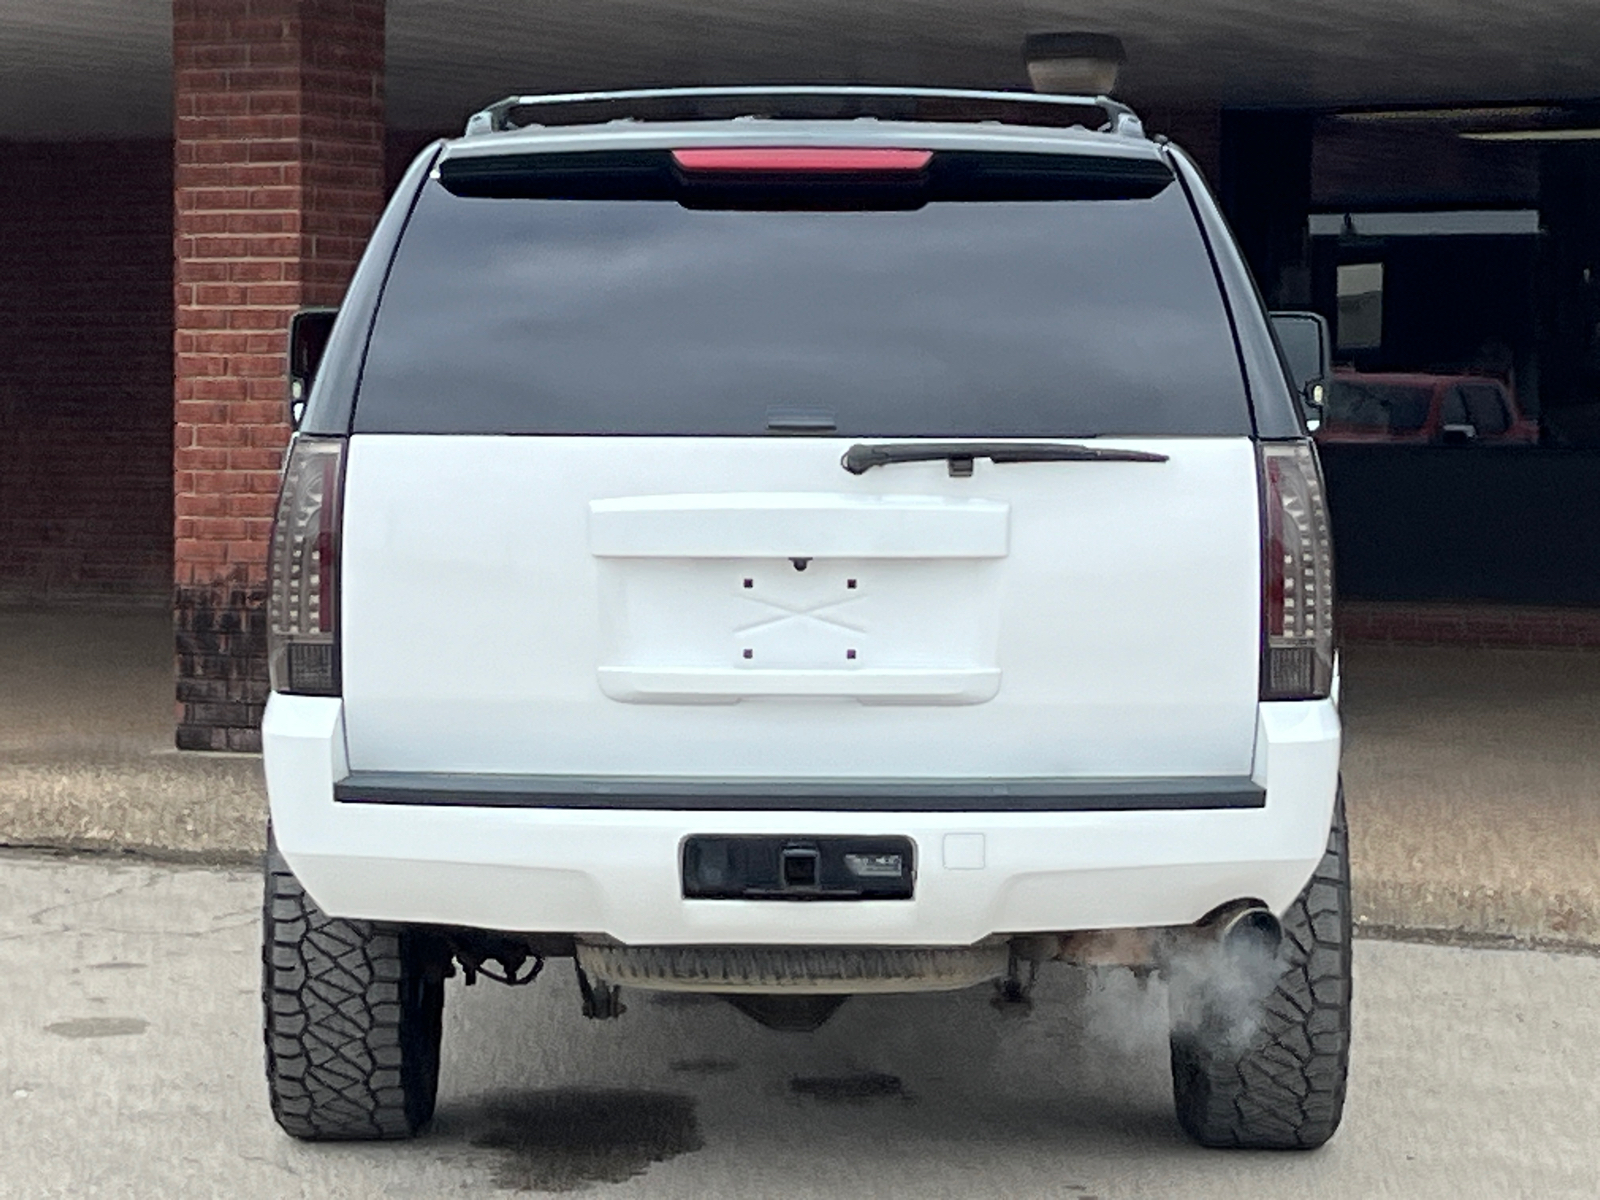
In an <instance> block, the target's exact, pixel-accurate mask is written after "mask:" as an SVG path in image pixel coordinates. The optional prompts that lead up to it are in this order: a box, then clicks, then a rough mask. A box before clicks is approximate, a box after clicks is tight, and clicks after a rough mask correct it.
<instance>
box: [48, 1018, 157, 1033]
mask: <svg viewBox="0 0 1600 1200" xmlns="http://www.w3.org/2000/svg"><path fill="white" fill-rule="evenodd" d="M148 1028H150V1022H149V1021H142V1020H140V1019H139V1018H138V1017H79V1018H78V1019H77V1020H75V1021H57V1022H56V1023H55V1024H53V1025H46V1026H45V1027H44V1031H45V1032H46V1033H53V1034H55V1035H56V1036H57V1037H64V1038H101V1037H126V1036H128V1035H129V1034H134V1033H143V1032H144V1031H145V1030H146V1029H148Z"/></svg>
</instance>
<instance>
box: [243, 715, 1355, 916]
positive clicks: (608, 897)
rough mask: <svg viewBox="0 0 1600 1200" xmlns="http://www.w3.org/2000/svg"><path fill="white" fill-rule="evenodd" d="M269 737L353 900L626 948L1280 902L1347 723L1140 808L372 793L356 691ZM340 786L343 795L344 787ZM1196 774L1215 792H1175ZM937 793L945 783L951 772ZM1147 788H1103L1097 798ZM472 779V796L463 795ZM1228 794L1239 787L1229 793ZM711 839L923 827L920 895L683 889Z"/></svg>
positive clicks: (1309, 849)
mask: <svg viewBox="0 0 1600 1200" xmlns="http://www.w3.org/2000/svg"><path fill="white" fill-rule="evenodd" d="M262 740H263V746H264V755H265V762H266V773H267V790H268V794H269V796H270V800H271V808H272V819H273V824H274V828H275V832H276V836H277V841H278V846H279V848H280V850H281V851H282V852H283V854H284V857H285V858H286V859H287V860H288V863H289V865H290V866H291V867H292V868H293V869H294V871H295V873H296V874H297V875H298V876H299V877H300V879H301V881H302V882H303V883H304V884H305V886H306V888H307V890H308V891H309V892H310V893H311V895H312V896H313V897H314V898H315V899H316V900H317V902H318V903H319V904H320V905H321V906H322V907H323V908H324V909H325V910H327V911H328V912H330V913H333V914H335V915H338V916H346V917H358V918H369V919H374V920H387V921H405V922H427V923H434V924H445V925H464V926H470V927H476V928H486V929H502V930H519V931H529V932H547V933H575V934H589V935H603V936H609V937H611V938H615V939H616V940H618V941H620V942H623V943H625V944H629V945H697V944H698V945H711V944H744V945H804V944H831V945H883V946H894V945H902V946H938V945H970V944H972V943H975V942H977V941H980V940H982V939H983V938H986V937H989V936H991V935H994V934H1014V933H1029V932H1063V931H1068V930H1079V929H1108V928H1127V927H1145V926H1162V925H1185V924H1190V923H1192V922H1194V921H1196V920H1198V919H1199V918H1201V917H1202V916H1204V915H1205V914H1206V913H1208V912H1210V911H1211V910H1212V909H1214V908H1216V907H1217V906H1219V905H1221V904H1225V903H1227V902H1229V901H1232V900H1237V899H1241V898H1251V899H1257V900H1260V901H1262V902H1264V903H1265V904H1266V905H1267V906H1268V907H1270V908H1272V909H1273V910H1275V911H1277V912H1280V913H1281V912H1282V911H1283V910H1284V909H1286V908H1287V907H1288V905H1289V904H1290V903H1291V902H1292V901H1293V899H1294V897H1295V896H1296V895H1297V894H1298V893H1299V891H1300V889H1301V888H1302V887H1303V886H1304V885H1305V882H1306V880H1307V879H1308V878H1310V875H1311V872H1312V870H1313V869H1314V868H1315V866H1316V864H1317V863H1318V861H1319V860H1320V859H1321V857H1322V853H1323V850H1324V848H1325V846H1326V844H1327V837H1328V827H1329V823H1330V820H1331V817H1332V811H1333V803H1334V795H1335V792H1336V789H1337V785H1338V769H1339V741H1340V730H1339V717H1338V711H1337V708H1336V706H1335V704H1334V703H1333V702H1331V701H1317V702H1299V703H1277V704H1262V705H1261V706H1260V709H1259V717H1258V721H1257V732H1256V754H1255V767H1254V771H1253V774H1252V777H1251V779H1248V780H1232V781H1216V784H1215V786H1213V787H1210V788H1209V789H1208V788H1207V787H1206V785H1205V784H1204V783H1203V782H1200V783H1197V782H1196V781H1193V780H1188V781H1169V783H1170V784H1172V785H1173V786H1171V787H1167V788H1162V787H1159V786H1145V785H1143V784H1141V785H1140V787H1138V788H1134V791H1135V792H1138V791H1139V790H1140V789H1141V788H1142V789H1143V791H1144V793H1146V794H1148V795H1150V796H1154V797H1156V798H1157V799H1161V800H1163V801H1164V802H1163V803H1161V804H1159V805H1152V806H1142V807H1138V808H1130V807H1127V806H1126V804H1125V803H1124V802H1121V801H1119V802H1115V803H1089V804H1085V803H1081V802H1079V803H1071V802H1070V801H1071V799H1072V797H1071V795H1066V797H1065V799H1063V800H1060V801H1058V802H1051V804H1050V806H1049V807H1040V803H1039V802H1038V800H1037V797H1036V796H1035V797H1034V799H1033V800H1032V801H1030V803H1027V804H1008V805H1005V806H999V805H995V804H993V803H989V804H982V803H980V802H979V801H977V800H976V799H975V800H974V804H973V806H972V807H971V808H966V809H963V810H954V809H952V808H951V807H950V802H949V800H948V799H945V800H943V802H941V803H937V804H935V803H933V802H931V801H930V803H929V804H928V805H926V806H925V807H922V808H920V810H918V811H910V810H908V809H907V808H906V807H905V805H906V801H905V800H904V799H898V800H891V799H890V798H889V797H888V796H886V797H885V803H884V804H883V805H882V806H880V807H877V808H873V809H862V808H859V807H848V808H846V807H842V806H839V805H837V804H835V805H832V806H828V805H827V804H826V803H825V802H823V801H821V800H820V799H819V804H820V805H822V806H821V807H816V808H807V807H797V806H796V802H795V800H794V799H793V797H792V796H790V797H788V798H787V799H786V801H785V802H784V803H782V804H777V803H774V804H772V805H770V806H769V807H767V808H763V809H750V808H745V807H734V806H723V805H717V804H706V803H705V802H704V801H701V802H699V803H697V804H694V805H692V806H691V804H690V802H687V801H686V802H685V805H684V806H683V807H679V808H673V807H662V806H660V805H661V804H662V803H670V802H671V799H670V791H671V789H670V788H669V789H667V790H668V792H669V795H668V796H667V797H666V798H665V799H663V798H661V797H654V798H653V803H652V806H649V807H646V806H642V805H639V804H628V805H626V806H605V807H582V806H577V805H573V804H570V803H568V804H567V805H564V806H561V805H557V804H554V803H550V804H549V806H541V807H529V806H527V805H526V804H524V803H522V802H520V799H519V802H517V803H506V802H504V798H505V796H506V795H507V794H508V791H509V793H510V794H514V795H515V796H517V797H519V798H527V797H535V798H536V797H537V796H538V795H539V794H540V792H539V790H538V789H537V788H534V789H532V790H530V789H529V787H527V786H524V784H525V781H522V782H519V783H517V784H514V785H508V784H507V782H506V781H505V780H503V779H493V778H486V779H484V780H482V781H480V782H479V783H477V784H471V783H468V784H461V783H460V779H459V777H456V784H457V785H458V786H457V787H456V788H455V791H456V794H457V796H456V802H446V803H439V802H434V803H411V802H408V801H407V796H406V790H407V785H408V784H409V785H410V786H411V789H412V792H413V793H414V794H416V795H418V796H426V795H429V794H432V795H434V796H435V797H437V796H439V795H441V794H445V793H448V792H449V791H450V790H451V789H450V788H440V787H437V786H430V785H428V784H427V782H426V780H425V779H424V780H423V781H421V782H419V780H418V778H417V777H413V778H412V779H410V780H405V779H401V778H397V777H391V778H389V779H388V780H387V781H386V782H387V783H388V784H390V785H397V786H392V787H391V788H390V790H389V791H388V792H386V793H385V794H384V798H382V799H381V800H379V799H378V797H377V796H376V795H374V796H372V797H370V799H371V800H378V802H362V800H363V799H364V798H363V797H361V796H360V795H359V793H360V792H362V791H368V792H371V791H373V787H372V786H370V785H371V784H372V780H371V778H370V777H366V780H367V784H368V785H369V786H366V787H363V786H360V785H361V783H362V780H363V778H364V777H363V776H359V775H358V776H355V777H353V778H352V777H351V775H350V772H349V770H348V768H347V765H346V760H345V750H344V745H345V739H344V725H343V713H342V705H341V702H340V701H339V700H337V699H323V698H318V697H304V696H285V695H276V694H275V695H274V696H273V697H272V699H271V701H270V702H269V704H268V706H267V714H266V719H265V721H264V722H263V725H262ZM435 782H437V781H435ZM336 784H342V785H343V786H342V787H340V788H339V790H340V791H341V792H342V793H344V795H345V798H344V799H336V798H335V788H336ZM680 786H681V785H680ZM1013 787H1014V788H1015V790H1017V791H1018V792H1019V793H1029V792H1030V791H1036V790H1037V789H1029V788H1027V787H1021V788H1016V787H1015V785H1013ZM1185 788H1188V789H1191V791H1192V794H1195V795H1196V797H1197V799H1196V803H1197V805H1199V804H1204V805H1206V806H1205V807H1198V806H1197V807H1175V806H1174V805H1173V799H1174V797H1175V796H1181V795H1182V794H1183V792H1184V789H1185ZM1263 789H1264V793H1265V795H1264V801H1263V797H1262V795H1261V792H1262V790H1263ZM903 790H904V789H903V788H902V789H901V791H902V792H903ZM928 790H929V792H930V794H933V793H941V792H942V793H948V791H949V785H948V784H940V783H931V784H930V785H929V787H928ZM1056 790H1057V791H1062V790H1063V789H1062V788H1059V787H1058V788H1057V789H1056ZM1128 790H1129V789H1128V786H1127V785H1124V786H1123V787H1121V788H1120V789H1119V788H1118V787H1117V786H1115V785H1112V786H1110V787H1107V786H1105V785H1096V786H1088V787H1087V788H1080V789H1079V800H1080V801H1081V800H1082V797H1083V796H1085V795H1087V796H1089V797H1091V799H1092V798H1093V797H1096V796H1099V797H1102V798H1104V797H1105V796H1112V797H1113V798H1115V797H1117V796H1123V797H1125V796H1126V795H1127V793H1128ZM570 791H571V788H570V787H565V786H563V787H560V788H547V789H545V792H544V794H545V795H547V796H548V795H553V794H557V793H560V794H567V793H569V792H570ZM1064 791H1065V793H1071V792H1072V788H1071V787H1066V788H1065V789H1064ZM463 794H464V795H465V799H466V801H467V802H459V801H460V800H461V797H462V795H463ZM494 795H498V796H499V797H500V798H501V802H499V803H494V802H492V798H493V796H494ZM1203 796H1209V797H1210V798H1211V799H1210V800H1209V801H1208V800H1205V799H1202V798H1201V797H1203ZM1217 796H1229V797H1232V801H1231V802H1229V803H1226V804H1218V803H1215V800H1216V797H1217ZM1252 796H1253V800H1251V802H1249V803H1245V802H1243V801H1245V800H1247V799H1250V798H1251V797H1252ZM475 800H476V801H478V802H474V801H475ZM930 810H931V811H930ZM692 834H727V835H737V834H769V835H770V834H785V835H801V836H813V837H815V836H822V835H874V836H876V835H891V834H892V835H902V836H906V837H910V838H912V839H913V841H914V842H915V845H916V852H917V861H918V871H917V880H916V893H915V897H914V898H913V899H911V900H870V901H861V900H856V901H826V900H818V901H808V902H805V903H786V902H782V901H772V900H686V899H684V898H683V896H682V886H681V880H680V877H679V846H680V844H681V842H682V840H683V839H684V838H685V837H688V836H690V835H692Z"/></svg>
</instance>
